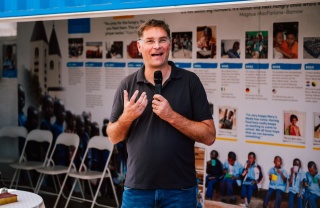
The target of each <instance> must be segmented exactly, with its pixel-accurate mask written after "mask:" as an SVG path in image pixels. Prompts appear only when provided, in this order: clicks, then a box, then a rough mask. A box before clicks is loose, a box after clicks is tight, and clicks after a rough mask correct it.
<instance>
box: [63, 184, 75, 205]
mask: <svg viewBox="0 0 320 208" xmlns="http://www.w3.org/2000/svg"><path fill="white" fill-rule="evenodd" d="M77 181H78V179H77V178H75V180H74V182H73V185H72V188H71V190H70V193H69V197H68V199H67V202H66V205H65V206H64V207H65V208H67V207H68V204H69V201H70V198H71V196H72V193H73V190H74V188H75V186H76V183H77Z"/></svg>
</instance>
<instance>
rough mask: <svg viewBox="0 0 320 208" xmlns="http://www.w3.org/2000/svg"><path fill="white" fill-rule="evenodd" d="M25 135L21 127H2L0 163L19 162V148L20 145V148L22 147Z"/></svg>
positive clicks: (26, 132)
mask: <svg viewBox="0 0 320 208" xmlns="http://www.w3.org/2000/svg"><path fill="white" fill-rule="evenodd" d="M27 134H28V131H27V129H26V128H24V127H22V126H4V127H2V128H1V129H0V144H1V146H0V163H13V162H15V161H17V160H19V157H20V155H19V154H20V152H19V147H20V144H21V148H22V147H23V144H24V142H25V138H26V137H27ZM20 138H23V139H24V140H21V139H20Z"/></svg>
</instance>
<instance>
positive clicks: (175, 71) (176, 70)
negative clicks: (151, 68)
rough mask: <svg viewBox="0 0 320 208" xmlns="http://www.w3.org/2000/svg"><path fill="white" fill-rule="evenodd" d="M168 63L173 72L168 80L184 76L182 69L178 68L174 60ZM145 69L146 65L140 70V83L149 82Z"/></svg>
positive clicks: (138, 79)
mask: <svg viewBox="0 0 320 208" xmlns="http://www.w3.org/2000/svg"><path fill="white" fill-rule="evenodd" d="M168 64H169V65H170V66H171V74H170V77H169V78H168V80H167V82H168V81H170V80H172V79H180V78H181V77H182V74H181V69H180V68H178V67H177V66H176V65H175V64H174V63H173V62H172V61H168ZM144 70H145V65H143V66H142V67H141V68H140V69H139V71H138V74H137V83H139V82H142V83H149V82H148V80H146V78H145V76H144Z"/></svg>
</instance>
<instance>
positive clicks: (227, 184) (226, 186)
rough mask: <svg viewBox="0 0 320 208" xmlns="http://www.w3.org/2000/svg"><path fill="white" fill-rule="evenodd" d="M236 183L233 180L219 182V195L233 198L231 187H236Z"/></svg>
mask: <svg viewBox="0 0 320 208" xmlns="http://www.w3.org/2000/svg"><path fill="white" fill-rule="evenodd" d="M237 185H238V184H237V181H236V180H233V179H232V178H224V179H222V181H221V182H220V187H221V195H222V196H223V197H225V196H226V195H227V194H228V196H233V195H234V193H233V186H237Z"/></svg>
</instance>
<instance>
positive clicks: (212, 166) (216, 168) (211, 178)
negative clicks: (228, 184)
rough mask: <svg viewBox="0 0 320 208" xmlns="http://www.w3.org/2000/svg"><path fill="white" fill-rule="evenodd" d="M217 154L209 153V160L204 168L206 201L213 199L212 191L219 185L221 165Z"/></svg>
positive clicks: (214, 151)
mask: <svg viewBox="0 0 320 208" xmlns="http://www.w3.org/2000/svg"><path fill="white" fill-rule="evenodd" d="M218 156H219V153H218V152H217V151H216V150H212V151H211V153H210V160H209V161H207V168H206V173H207V176H206V187H207V191H206V199H209V200H212V199H213V191H214V187H215V186H216V185H219V182H220V180H221V176H222V174H223V173H222V163H221V162H220V160H219V159H218Z"/></svg>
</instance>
